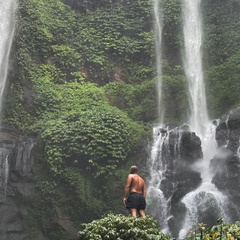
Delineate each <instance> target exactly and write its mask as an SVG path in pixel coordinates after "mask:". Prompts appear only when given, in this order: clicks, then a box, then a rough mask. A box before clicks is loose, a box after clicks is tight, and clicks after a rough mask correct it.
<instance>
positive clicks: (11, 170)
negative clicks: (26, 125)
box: [0, 129, 43, 240]
mask: <svg viewBox="0 0 240 240" xmlns="http://www.w3.org/2000/svg"><path fill="white" fill-rule="evenodd" d="M35 144H36V142H35V140H34V139H30V138H27V139H24V138H22V136H19V135H17V134H15V133H13V132H11V131H9V130H6V129H1V134H0V153H1V155H0V165H1V169H0V215H1V217H0V236H1V239H2V240H5V239H12V240H23V239H24V240H28V239H29V238H28V237H27V234H26V233H25V229H24V227H23V221H22V219H23V218H24V215H25V214H26V208H25V206H24V204H23V201H22V200H23V199H24V198H26V197H28V196H29V195H32V194H34V191H35V186H34V182H33V180H32V178H31V175H32V166H33V164H34V161H33V159H34V158H33V152H34V151H33V150H34V146H35ZM41 239H43V238H41V237H40V238H39V240H41ZM29 240H30V239H29Z"/></svg>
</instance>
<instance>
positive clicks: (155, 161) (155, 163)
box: [147, 127, 169, 232]
mask: <svg viewBox="0 0 240 240" xmlns="http://www.w3.org/2000/svg"><path fill="white" fill-rule="evenodd" d="M165 133H166V131H165V130H164V129H159V128H158V127H155V128H154V129H153V138H154V140H153V145H152V150H151V157H150V162H149V169H150V176H151V179H150V180H149V183H148V185H149V186H150V187H149V188H148V190H147V196H148V205H149V207H148V211H149V212H151V213H152V216H153V217H155V218H156V219H158V220H159V224H160V227H161V229H162V231H163V232H164V231H165V232H168V225H167V218H168V215H169V213H168V202H167V199H166V198H165V196H164V193H163V191H162V190H161V189H160V184H161V182H162V180H163V178H164V173H165V171H166V167H167V165H166V162H165V161H164V159H165V158H164V156H163V155H162V153H163V152H164V151H163V148H165V147H166V144H165V143H166V142H168V135H166V134H165ZM159 159H161V161H159ZM156 209H157V211H156Z"/></svg>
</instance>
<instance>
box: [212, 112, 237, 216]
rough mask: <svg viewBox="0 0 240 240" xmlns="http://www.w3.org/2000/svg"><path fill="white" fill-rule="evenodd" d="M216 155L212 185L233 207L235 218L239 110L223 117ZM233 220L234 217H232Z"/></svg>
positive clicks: (213, 163)
mask: <svg viewBox="0 0 240 240" xmlns="http://www.w3.org/2000/svg"><path fill="white" fill-rule="evenodd" d="M216 141H217V143H218V153H217V154H216V156H215V157H214V158H213V159H212V161H211V169H212V172H213V173H214V177H213V180H212V181H213V183H214V184H215V185H216V186H217V187H218V189H221V191H223V192H224V193H225V194H226V195H227V196H228V197H229V199H230V201H231V202H233V205H235V207H236V208H235V210H234V211H235V213H236V214H234V215H235V218H236V219H234V220H239V219H237V218H238V217H239V216H240V202H239V198H240V108H239V109H236V110H232V111H231V112H230V113H229V114H227V115H225V116H224V117H223V118H222V119H220V122H219V124H218V127H217V129H216ZM233 218H234V217H233Z"/></svg>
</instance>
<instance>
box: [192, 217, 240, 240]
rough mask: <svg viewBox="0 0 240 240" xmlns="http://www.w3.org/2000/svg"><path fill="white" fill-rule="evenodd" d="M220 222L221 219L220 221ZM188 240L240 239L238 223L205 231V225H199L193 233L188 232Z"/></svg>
mask: <svg viewBox="0 0 240 240" xmlns="http://www.w3.org/2000/svg"><path fill="white" fill-rule="evenodd" d="M220 220H221V219H220ZM189 233H190V236H189V237H188V238H187V239H188V240H192V239H194V240H202V239H204V240H218V239H219V240H220V239H221V240H227V239H230V240H234V239H240V222H239V221H237V222H235V223H234V224H227V223H222V224H218V225H215V226H212V227H209V228H207V229H205V224H203V223H199V224H198V225H197V226H196V228H195V231H190V232H189Z"/></svg>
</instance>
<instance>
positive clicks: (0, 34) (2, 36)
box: [0, 0, 17, 197]
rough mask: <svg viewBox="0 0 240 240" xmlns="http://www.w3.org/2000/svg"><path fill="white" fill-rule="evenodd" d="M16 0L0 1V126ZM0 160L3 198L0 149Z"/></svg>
mask: <svg viewBox="0 0 240 240" xmlns="http://www.w3.org/2000/svg"><path fill="white" fill-rule="evenodd" d="M16 5H17V3H16V0H7V1H6V0H0V126H1V121H2V118H1V115H2V114H1V112H2V107H3V106H2V102H3V93H4V88H5V84H6V80H7V75H8V67H9V55H10V50H11V45H12V40H13V34H14V12H15V10H16ZM0 151H1V153H2V154H1V156H0V157H1V159H0V167H1V169H0V187H1V193H2V192H3V197H4V196H6V190H7V180H8V171H9V169H8V168H9V167H8V155H6V154H5V149H4V148H1V150H0Z"/></svg>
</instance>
